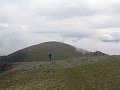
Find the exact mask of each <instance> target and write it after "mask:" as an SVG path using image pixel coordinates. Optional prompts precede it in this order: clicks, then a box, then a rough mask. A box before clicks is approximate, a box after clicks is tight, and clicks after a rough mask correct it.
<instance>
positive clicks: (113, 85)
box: [0, 58, 120, 90]
mask: <svg viewBox="0 0 120 90" xmlns="http://www.w3.org/2000/svg"><path fill="white" fill-rule="evenodd" d="M0 90H120V61H119V59H117V60H111V58H110V60H109V61H102V62H101V61H99V62H96V63H90V64H83V65H80V66H75V67H70V68H62V69H60V68H59V69H54V68H36V69H32V70H11V71H9V72H7V73H3V74H1V75H0Z"/></svg>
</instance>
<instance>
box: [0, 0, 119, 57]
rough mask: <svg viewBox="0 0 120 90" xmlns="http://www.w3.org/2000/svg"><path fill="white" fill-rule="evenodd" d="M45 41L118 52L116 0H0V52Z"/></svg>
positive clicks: (3, 53)
mask: <svg viewBox="0 0 120 90" xmlns="http://www.w3.org/2000/svg"><path fill="white" fill-rule="evenodd" d="M46 41H60V42H64V43H68V44H71V45H74V46H75V47H77V48H83V49H86V50H89V51H96V50H100V51H102V52H104V53H108V54H120V0H0V55H6V54H10V53H12V52H14V51H16V50H19V49H22V48H25V47H27V46H31V45H34V44H38V43H42V42H46Z"/></svg>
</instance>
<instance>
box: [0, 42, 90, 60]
mask: <svg viewBox="0 0 120 90" xmlns="http://www.w3.org/2000/svg"><path fill="white" fill-rule="evenodd" d="M83 51H84V52H83ZM48 52H52V54H53V60H60V59H67V58H74V57H80V56H87V55H89V54H91V53H89V52H87V51H85V50H82V52H81V51H77V50H76V48H75V47H73V46H71V45H68V44H65V43H61V42H45V43H42V44H38V45H34V46H31V47H28V48H25V49H22V50H19V51H17V52H15V53H12V54H10V55H8V56H6V57H4V59H2V60H1V61H4V62H27V61H47V60H48Z"/></svg>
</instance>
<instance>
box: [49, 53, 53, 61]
mask: <svg viewBox="0 0 120 90" xmlns="http://www.w3.org/2000/svg"><path fill="white" fill-rule="evenodd" d="M48 58H49V60H50V61H51V60H52V53H51V52H49V53H48Z"/></svg>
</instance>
